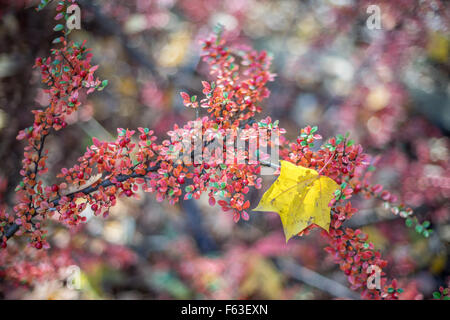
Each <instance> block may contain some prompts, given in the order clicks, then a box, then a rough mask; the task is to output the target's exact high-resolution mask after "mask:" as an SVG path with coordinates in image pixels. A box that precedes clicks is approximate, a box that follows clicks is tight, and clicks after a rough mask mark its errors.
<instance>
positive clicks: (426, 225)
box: [422, 221, 430, 229]
mask: <svg viewBox="0 0 450 320" xmlns="http://www.w3.org/2000/svg"><path fill="white" fill-rule="evenodd" d="M429 226H430V221H425V222H424V223H422V227H424V228H425V229H426V228H428V227H429Z"/></svg>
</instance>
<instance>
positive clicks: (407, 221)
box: [405, 218, 413, 228]
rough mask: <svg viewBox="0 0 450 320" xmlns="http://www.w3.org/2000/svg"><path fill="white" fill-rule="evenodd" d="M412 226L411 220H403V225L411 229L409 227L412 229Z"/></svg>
mask: <svg viewBox="0 0 450 320" xmlns="http://www.w3.org/2000/svg"><path fill="white" fill-rule="evenodd" d="M412 224H413V222H412V220H411V218H408V219H406V220H405V225H406V226H407V227H408V228H411V227H412Z"/></svg>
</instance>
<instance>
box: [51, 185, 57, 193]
mask: <svg viewBox="0 0 450 320" xmlns="http://www.w3.org/2000/svg"><path fill="white" fill-rule="evenodd" d="M58 190H59V187H58V185H57V184H54V185H52V191H53V192H58Z"/></svg>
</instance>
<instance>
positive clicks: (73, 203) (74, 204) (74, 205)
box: [69, 202, 77, 209]
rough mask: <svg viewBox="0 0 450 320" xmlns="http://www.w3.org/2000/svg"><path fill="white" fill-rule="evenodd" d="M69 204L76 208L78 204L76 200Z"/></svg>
mask: <svg viewBox="0 0 450 320" xmlns="http://www.w3.org/2000/svg"><path fill="white" fill-rule="evenodd" d="M69 206H70V208H71V209H75V208H76V207H77V204H76V203H75V202H71V203H70V205H69Z"/></svg>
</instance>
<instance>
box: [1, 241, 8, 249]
mask: <svg viewBox="0 0 450 320" xmlns="http://www.w3.org/2000/svg"><path fill="white" fill-rule="evenodd" d="M6 247H7V244H6V241H3V242H2V248H3V249H5V248H6Z"/></svg>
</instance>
